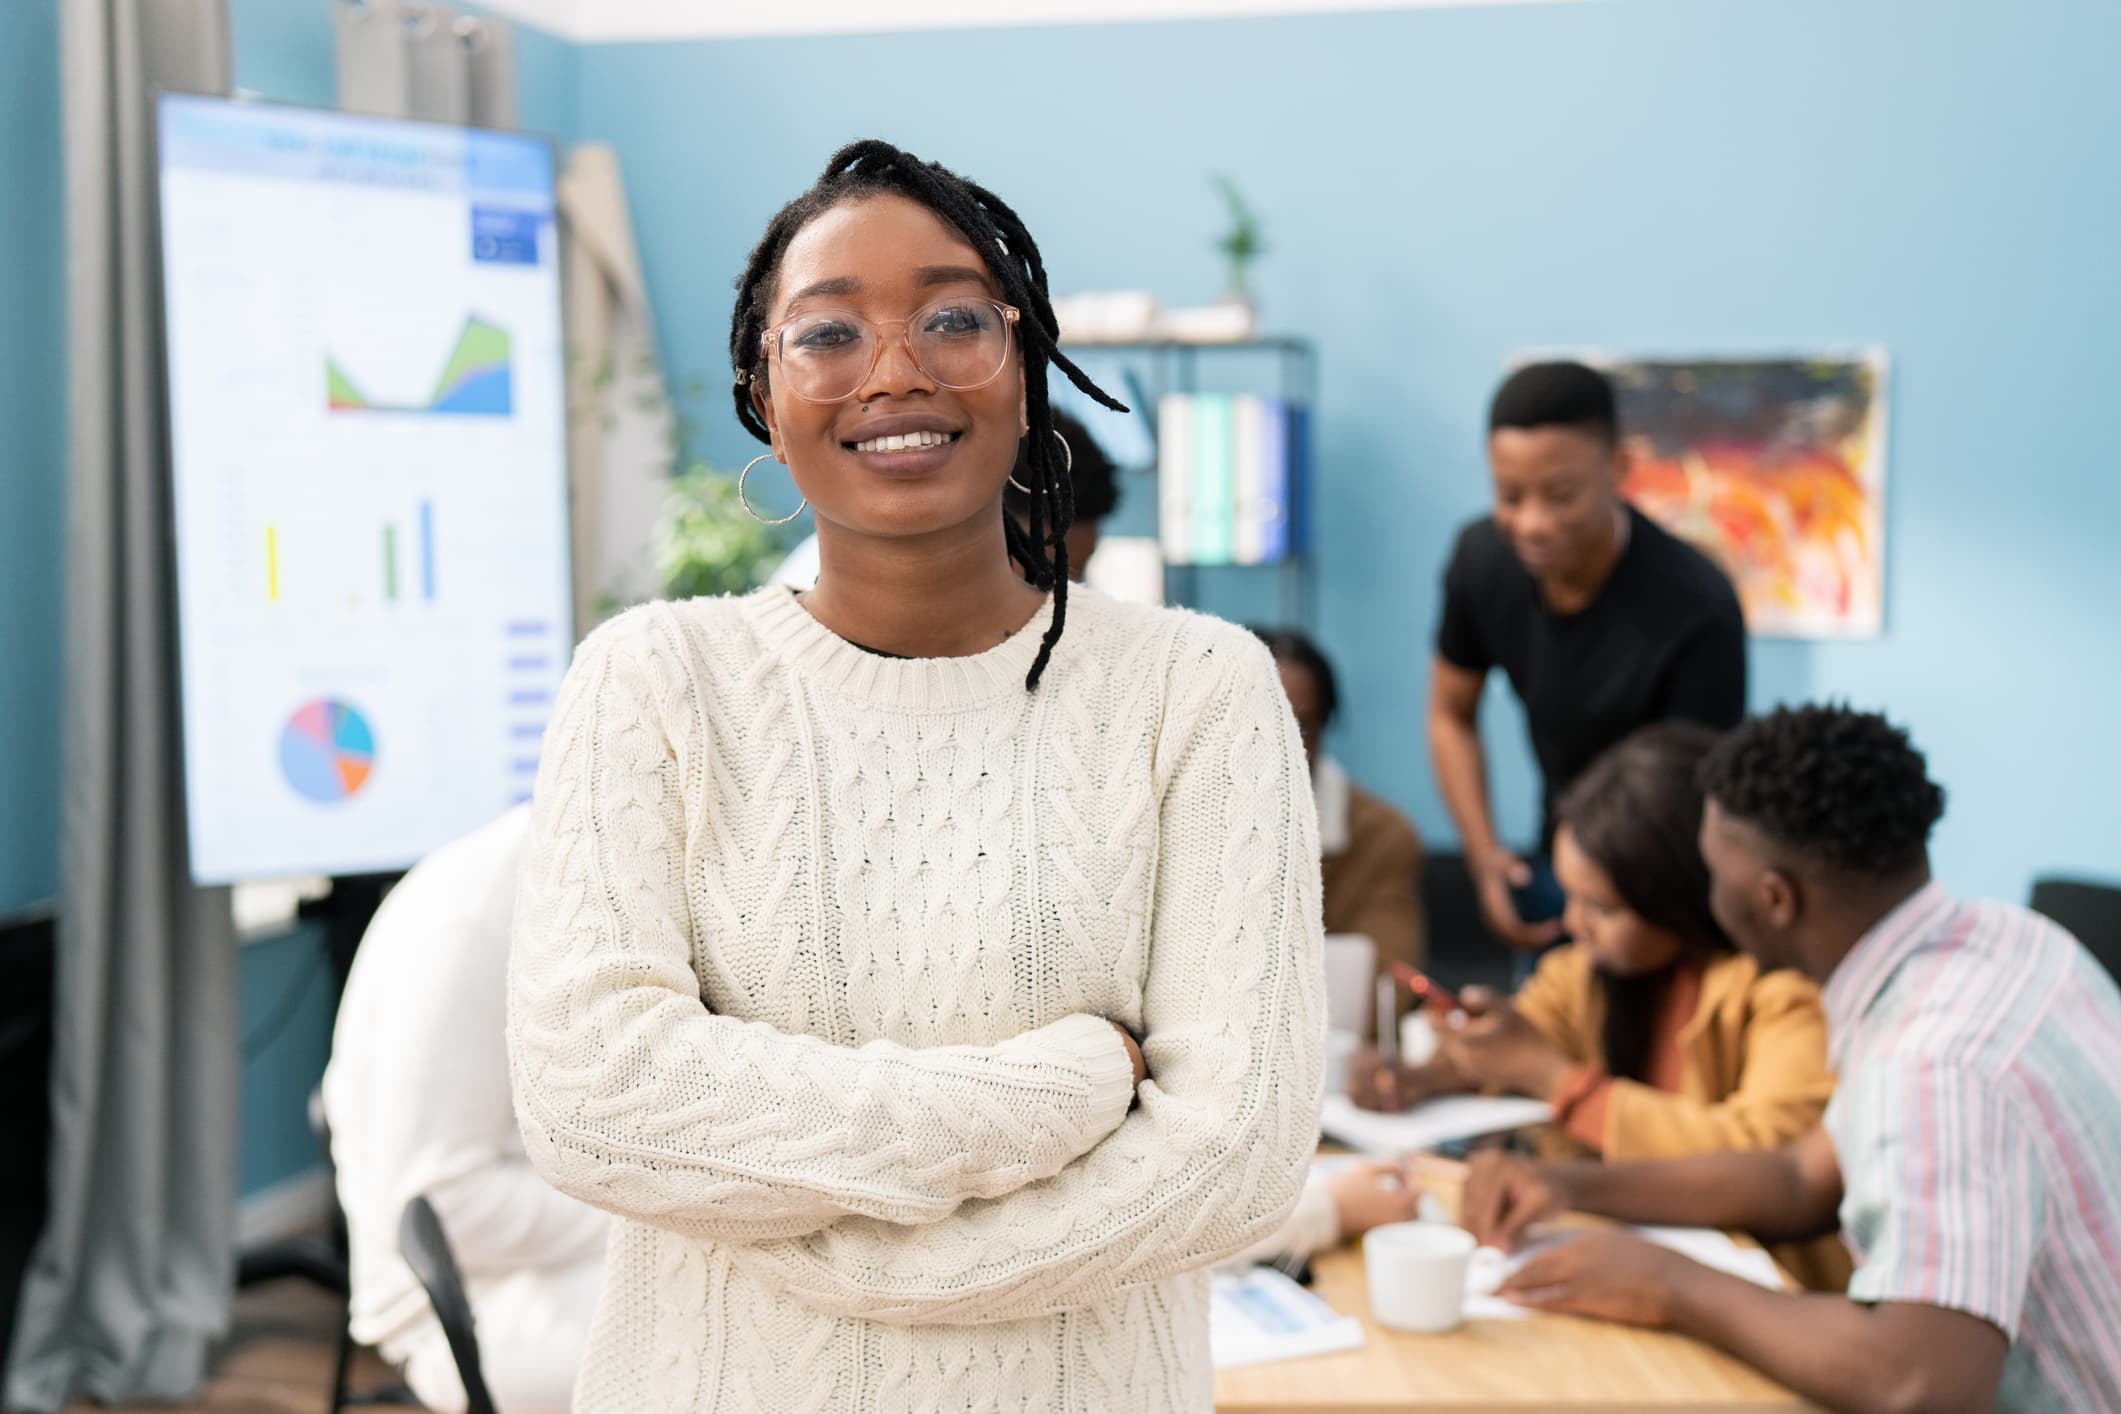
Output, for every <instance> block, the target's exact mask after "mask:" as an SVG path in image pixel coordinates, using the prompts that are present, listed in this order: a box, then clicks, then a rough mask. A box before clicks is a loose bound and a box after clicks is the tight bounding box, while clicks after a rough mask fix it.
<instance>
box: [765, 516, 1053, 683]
mask: <svg viewBox="0 0 2121 1414" xmlns="http://www.w3.org/2000/svg"><path fill="white" fill-rule="evenodd" d="M817 539H818V579H817V587H816V588H815V589H812V590H811V591H810V592H809V593H807V594H805V595H804V596H803V607H804V608H805V609H807V610H808V611H809V612H810V615H811V617H813V618H815V619H816V620H817V621H818V622H819V623H821V624H823V625H824V626H825V627H826V628H829V629H831V630H832V631H833V632H834V633H836V634H838V635H839V636H840V637H841V638H844V639H846V640H847V641H849V642H850V643H859V644H862V645H864V646H865V647H868V648H873V649H878V650H880V651H882V652H885V653H893V654H897V655H899V656H901V657H906V658H962V657H965V656H967V655H969V654H973V653H983V652H985V651H986V650H987V649H989V648H992V647H994V646H995V645H996V644H997V643H1000V642H1001V641H1002V640H1004V639H1006V638H1007V637H1009V635H1011V634H1013V633H1015V632H1016V631H1017V630H1018V629H1020V628H1022V627H1023V626H1024V625H1025V624H1026V623H1028V622H1029V621H1030V619H1031V616H1032V615H1033V614H1036V613H1037V612H1038V611H1039V607H1040V606H1041V605H1043V604H1044V603H1045V602H1046V595H1045V591H1043V590H1041V589H1037V588H1034V587H1033V586H1032V585H1030V584H1028V583H1026V582H1025V580H1024V578H1023V576H1022V575H1020V574H1018V573H1017V570H1016V566H1015V564H1014V563H1013V562H1012V561H1011V560H1010V559H1009V554H1008V550H1007V549H1006V547H1005V543H1004V541H1003V539H1002V535H1001V527H1000V526H999V525H990V524H987V523H986V521H985V518H984V517H982V518H980V519H979V520H977V521H974V522H970V523H968V524H967V525H965V526H962V527H955V528H953V529H951V530H947V531H940V532H937V533H935V534H932V535H924V536H919V537H914V538H908V539H883V538H880V537H877V536H873V535H857V534H854V533H851V532H848V531H844V530H841V529H840V528H838V527H836V526H833V525H831V524H829V523H827V522H822V521H821V522H820V523H819V524H818V528H817Z"/></svg>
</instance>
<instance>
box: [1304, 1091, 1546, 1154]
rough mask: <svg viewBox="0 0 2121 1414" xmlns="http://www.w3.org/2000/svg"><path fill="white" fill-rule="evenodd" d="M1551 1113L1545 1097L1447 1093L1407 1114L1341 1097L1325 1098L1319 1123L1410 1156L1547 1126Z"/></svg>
mask: <svg viewBox="0 0 2121 1414" xmlns="http://www.w3.org/2000/svg"><path fill="white" fill-rule="evenodd" d="M1553 1117H1554V1111H1553V1109H1552V1108H1551V1107H1550V1106H1549V1105H1547V1103H1546V1102H1545V1101H1543V1100H1526V1099H1518V1098H1490V1097H1489V1096H1486V1095H1446V1096H1444V1097H1443V1098H1441V1099H1436V1100H1429V1101H1426V1102H1425V1103H1422V1104H1419V1105H1416V1106H1415V1107H1414V1108H1413V1109H1411V1110H1408V1111H1407V1112H1406V1113H1405V1114H1396V1115H1384V1114H1377V1113H1375V1112H1373V1111H1370V1110H1365V1109H1358V1108H1357V1107H1356V1105H1355V1102H1354V1101H1352V1100H1350V1099H1349V1098H1348V1097H1347V1096H1345V1095H1328V1096H1326V1103H1325V1109H1324V1110H1323V1112H1321V1114H1320V1115H1319V1119H1318V1127H1319V1128H1320V1129H1321V1130H1323V1131H1325V1134H1326V1137H1327V1138H1329V1139H1337V1140H1339V1141H1340V1142H1341V1143H1343V1144H1345V1145H1347V1146H1348V1147H1349V1148H1351V1149H1357V1150H1360V1151H1361V1152H1363V1153H1365V1154H1385V1155H1397V1154H1413V1153H1419V1152H1421V1151H1423V1150H1425V1149H1433V1148H1435V1147H1436V1146H1437V1145H1439V1144H1449V1143H1451V1142H1453V1141H1454V1140H1459V1139H1477V1138H1479V1137H1480V1136H1481V1135H1483V1134H1501V1133H1504V1132H1505V1131H1508V1130H1512V1129H1526V1128H1529V1127H1530V1126H1532V1125H1535V1124H1545V1123H1546V1122H1547V1121H1548V1120H1550V1119H1552V1118H1553Z"/></svg>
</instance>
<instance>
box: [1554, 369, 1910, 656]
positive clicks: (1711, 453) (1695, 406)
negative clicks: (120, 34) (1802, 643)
mask: <svg viewBox="0 0 2121 1414" xmlns="http://www.w3.org/2000/svg"><path fill="white" fill-rule="evenodd" d="M1586 361H1587V362H1592V363H1595V364H1596V365H1597V366H1599V367H1601V368H1603V369H1605V371H1606V372H1607V373H1608V374H1610V375H1611V376H1612V379H1613V383H1614V387H1615V389H1616V390H1617V391H1618V393H1619V396H1620V426H1621V436H1622V439H1623V442H1624V443H1625V445H1626V447H1627V450H1628V453H1629V470H1628V475H1627V480H1626V482H1625V484H1624V487H1623V489H1624V490H1625V492H1626V494H1627V496H1628V498H1629V499H1630V500H1632V501H1633V502H1634V503H1635V504H1636V505H1637V506H1640V507H1641V508H1642V510H1643V511H1644V512H1645V513H1646V514H1648V515H1650V516H1652V517H1654V518H1655V519H1656V520H1657V521H1658V522H1659V523H1660V524H1662V525H1663V526H1664V527H1665V528H1666V529H1668V530H1671V531H1672V532H1673V533H1675V534H1677V535H1680V536H1683V537H1685V538H1686V539H1687V540H1689V541H1691V542H1692V543H1693V544H1695V545H1696V546H1698V547H1700V548H1701V549H1702V550H1703V551H1704V552H1706V553H1707V554H1708V555H1709V556H1710V557H1711V558H1712V559H1714V560H1715V561H1716V562H1717V563H1718V564H1720V565H1722V566H1723V568H1724V571H1725V572H1726V573H1727V574H1729V575H1730V577H1731V582H1732V583H1733V584H1735V585H1737V586H1738V595H1739V598H1740V599H1741V600H1743V601H1744V604H1745V616H1746V623H1747V625H1748V626H1749V627H1750V628H1751V629H1752V631H1753V632H1754V633H1759V634H1772V635H1780V636H1785V637H1795V638H1863V637H1875V636H1877V634H1878V633H1879V631H1880V630H1881V628H1882V627H1883V625H1884V598H1885V427H1886V359H1885V355H1884V353H1883V352H1882V351H1876V350H1873V351H1866V352H1863V353H1858V354H1845V355H1835V356H1822V357H1815V358H1704V359H1625V358H1614V357H1593V358H1588V359H1587V360H1586Z"/></svg>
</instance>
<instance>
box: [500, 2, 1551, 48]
mask: <svg viewBox="0 0 2121 1414" xmlns="http://www.w3.org/2000/svg"><path fill="white" fill-rule="evenodd" d="M1527 3H1553V0H890V3H888V4H886V3H880V0H483V8H485V9H487V10H490V11H495V12H497V13H500V14H504V15H510V16H513V17H515V18H516V19H519V20H522V21H524V22H525V23H526V24H532V25H535V26H537V27H538V28H539V29H543V30H547V31H549V32H551V33H553V34H557V35H560V36H562V37H564V38H567V39H572V40H577V41H582V42H597V41H607V40H641V39H703V38H715V37H728V36H732V35H765V34H783V35H785V34H828V33H845V32H849V31H861V30H866V31H877V30H908V29H960V28H962V29H979V28H991V27H995V26H1001V25H1045V24H1097V23H1111V22H1115V21H1124V20H1169V19H1199V18H1207V17H1210V16H1220V15H1291V14H1308V13H1315V12H1321V11H1333V10H1418V9H1429V8H1435V7H1441V6H1470V5H1514V4H1527Z"/></svg>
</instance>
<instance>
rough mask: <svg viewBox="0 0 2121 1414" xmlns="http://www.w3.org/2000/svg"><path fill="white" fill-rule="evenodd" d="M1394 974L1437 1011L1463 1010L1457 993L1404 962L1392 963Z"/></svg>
mask: <svg viewBox="0 0 2121 1414" xmlns="http://www.w3.org/2000/svg"><path fill="white" fill-rule="evenodd" d="M1392 975H1393V976H1394V977H1397V978H1398V979H1399V980H1400V981H1401V982H1404V983H1405V984H1406V987H1407V990H1408V991H1410V992H1412V993H1413V994H1414V995H1415V996H1417V997H1419V998H1420V999H1421V1001H1422V1003H1423V1004H1424V1005H1426V1006H1431V1007H1434V1008H1436V1010H1437V1011H1439V1012H1446V1013H1448V1012H1454V1011H1461V1010H1463V1008H1462V1007H1461V1006H1460V1005H1459V1001H1458V997H1457V995H1456V994H1455V993H1453V992H1452V991H1451V989H1450V988H1448V987H1446V986H1444V985H1443V984H1442V983H1440V982H1432V981H1430V980H1429V978H1427V977H1426V976H1424V975H1422V974H1421V973H1419V972H1416V971H1415V970H1414V969H1413V968H1411V967H1409V966H1407V965H1406V964H1405V963H1403V962H1395V963H1393V964H1392Z"/></svg>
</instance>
